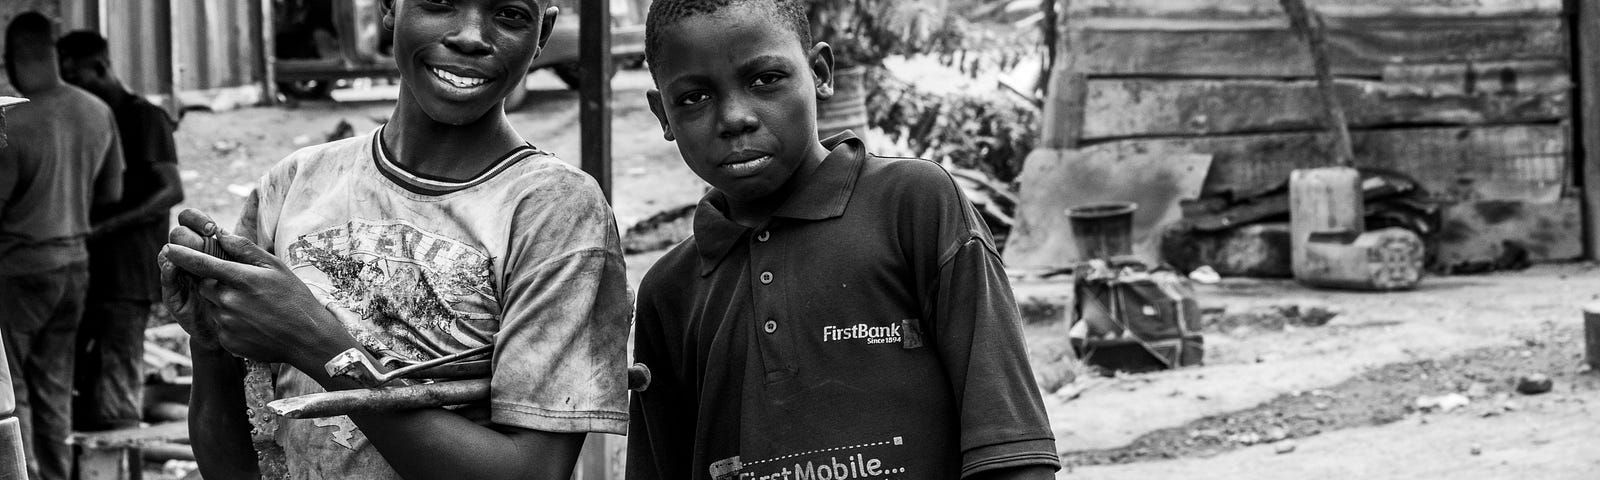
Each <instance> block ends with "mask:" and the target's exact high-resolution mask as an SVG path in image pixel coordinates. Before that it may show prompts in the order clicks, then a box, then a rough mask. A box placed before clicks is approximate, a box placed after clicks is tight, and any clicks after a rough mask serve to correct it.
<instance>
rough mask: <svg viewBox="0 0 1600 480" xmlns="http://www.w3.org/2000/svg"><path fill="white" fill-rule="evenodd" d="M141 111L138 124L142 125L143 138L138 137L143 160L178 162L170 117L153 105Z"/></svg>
mask: <svg viewBox="0 0 1600 480" xmlns="http://www.w3.org/2000/svg"><path fill="white" fill-rule="evenodd" d="M141 111H142V112H143V119H142V120H141V121H140V122H139V124H140V125H142V126H143V129H144V132H143V134H144V138H142V139H140V143H141V145H142V147H143V148H144V158H145V161H147V162H150V163H152V164H154V163H178V148H177V146H176V145H174V144H173V140H172V119H171V118H170V117H168V116H167V112H166V111H165V110H162V109H161V108H160V107H156V106H154V105H150V106H148V108H143V109H141ZM123 141H127V139H123Z"/></svg>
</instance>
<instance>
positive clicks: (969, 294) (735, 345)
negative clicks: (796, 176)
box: [628, 134, 1059, 480]
mask: <svg viewBox="0 0 1600 480" xmlns="http://www.w3.org/2000/svg"><path fill="white" fill-rule="evenodd" d="M824 144H825V145H826V146H827V147H829V148H830V149H832V153H831V154H830V155H829V156H828V157H827V159H826V160H825V161H824V162H823V163H822V165H821V166H819V167H818V168H817V170H816V171H815V172H813V173H812V175H811V176H810V177H809V178H807V179H805V183H803V184H802V185H800V186H799V187H798V189H797V190H796V191H795V193H794V194H793V196H792V197H791V198H790V199H789V200H788V201H787V202H786V203H785V205H784V206H782V207H781V208H780V209H779V210H778V211H777V213H776V215H775V216H774V218H773V219H772V220H771V221H769V222H768V223H767V224H766V225H765V226H764V228H758V229H749V228H745V227H743V226H741V225H739V224H736V223H734V222H732V221H731V220H729V219H728V218H727V217H726V216H725V212H726V211H727V208H726V202H725V200H724V198H723V197H722V195H721V194H720V192H716V191H713V192H711V193H710V194H708V195H707V196H706V197H705V198H704V199H703V200H702V201H701V203H700V205H699V209H698V210H697V211H696V212H695V225H694V231H695V233H694V236H693V237H691V238H690V239H688V240H686V241H684V242H683V243H682V244H679V245H678V246H677V247H675V248H673V249H672V250H671V251H670V252H668V253H667V254H666V255H665V256H663V257H662V258H661V259H660V260H659V261H658V262H657V263H656V264H655V266H654V267H652V268H651V270H650V272H649V273H648V274H646V275H645V279H644V283H643V284H642V286H641V287H640V290H639V300H638V302H639V303H638V310H637V314H636V315H637V316H636V317H635V328H636V338H635V357H636V360H637V361H639V362H643V363H645V364H646V365H648V366H649V367H650V368H651V369H652V371H653V372H654V374H655V377H654V380H653V382H652V383H651V385H650V388H649V389H648V390H646V391H645V392H642V393H640V394H637V395H636V396H635V398H634V403H633V407H632V423H631V425H630V433H629V452H628V456H629V458H628V478H630V479H657V478H667V479H689V478H694V479H722V478H743V479H790V480H793V479H823V480H843V479H856V478H871V479H881V478H890V479H955V478H959V477H961V476H965V475H970V474H973V473H977V472H981V471H987V470H992V469H997V468H1005V467H1015V466H1025V465H1046V466H1051V467H1057V468H1059V460H1058V458H1057V456H1056V453H1055V440H1054V438H1053V437H1052V435H1051V432H1050V425H1049V422H1048V420H1047V419H1046V417H1045V410H1044V406H1043V403H1042V401H1041V399H1040V396H1039V391H1038V389H1037V387H1036V386H1035V384H1034V381H1033V375H1032V371H1031V369H1030V368H1029V366H1028V361H1027V356H1026V355H1025V354H1024V350H1023V348H1024V347H1023V341H1022V331H1021V327H1020V324H1019V321H1018V315H1017V310H1016V304H1015V302H1014V301H1013V299H1012V295H1011V289H1010V287H1009V285H1007V282H1006V276H1005V272H1004V271H1003V269H1002V266H1001V263H1000V259H999V256H998V255H997V254H996V253H995V249H994V244H993V240H991V239H990V236H989V233H988V231H987V229H986V227H984V225H983V222H982V220H980V218H979V217H978V214H977V212H976V211H975V210H974V209H973V208H972V206H971V204H970V203H969V202H968V201H967V200H966V199H965V198H964V197H963V196H962V194H961V191H960V190H959V189H958V188H957V187H956V185H955V182H954V181H953V180H952V179H951V177H950V175H949V174H948V173H946V172H945V171H944V169H942V168H940V167H939V166H938V165H937V164H935V163H932V162H928V161H925V160H918V159H888V158H880V157H874V156H868V155H866V154H865V153H864V149H863V146H862V144H861V141H860V140H857V139H856V138H855V137H853V136H849V134H844V135H841V136H838V137H834V138H831V139H829V140H828V141H825V142H824Z"/></svg>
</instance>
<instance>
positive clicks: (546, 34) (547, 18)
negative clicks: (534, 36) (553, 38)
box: [533, 5, 561, 57]
mask: <svg viewBox="0 0 1600 480" xmlns="http://www.w3.org/2000/svg"><path fill="white" fill-rule="evenodd" d="M560 13H561V9H560V8H558V7H556V6H553V5H552V6H550V7H549V8H546V9H544V18H542V19H540V20H539V47H538V48H539V50H538V51H539V52H543V51H544V43H545V42H548V41H550V33H551V32H554V31H556V16H557V15H559V14H560ZM533 56H535V57H537V56H539V54H537V53H535V54H534V55H533Z"/></svg>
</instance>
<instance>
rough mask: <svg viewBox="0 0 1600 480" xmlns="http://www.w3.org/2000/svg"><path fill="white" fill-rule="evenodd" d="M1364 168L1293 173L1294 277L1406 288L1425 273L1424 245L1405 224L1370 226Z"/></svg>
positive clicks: (1321, 283)
mask: <svg viewBox="0 0 1600 480" xmlns="http://www.w3.org/2000/svg"><path fill="white" fill-rule="evenodd" d="M1364 208H1365V200H1364V198H1363V197H1362V189H1361V173H1360V172H1359V171H1357V170H1356V169H1354V168H1350V167H1326V168H1312V169H1301V170H1295V171H1294V172H1292V173H1290V175H1289V235H1290V236H1289V241H1290V261H1291V262H1292V264H1293V267H1294V279H1295V280H1296V281H1298V282H1300V283H1303V284H1306V285H1311V286H1318V287H1332V288H1348V289H1356V290H1403V289H1409V288H1413V287H1415V286H1416V285H1417V282H1419V281H1420V280H1421V279H1422V260H1423V254H1424V251H1423V245H1422V238H1421V237H1418V236H1417V234H1416V233H1414V232H1412V231H1410V230H1405V229H1401V228H1385V229H1382V230H1377V231H1373V232H1367V231H1366V221H1365V218H1364V216H1365V213H1364Z"/></svg>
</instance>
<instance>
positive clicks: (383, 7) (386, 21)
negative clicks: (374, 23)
mask: <svg viewBox="0 0 1600 480" xmlns="http://www.w3.org/2000/svg"><path fill="white" fill-rule="evenodd" d="M378 10H380V11H382V13H383V19H382V20H381V21H382V23H383V29H384V30H388V31H391V32H393V31H394V0H384V1H382V2H378Z"/></svg>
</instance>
